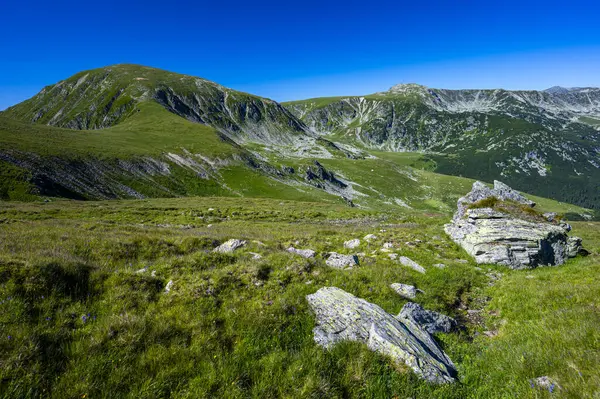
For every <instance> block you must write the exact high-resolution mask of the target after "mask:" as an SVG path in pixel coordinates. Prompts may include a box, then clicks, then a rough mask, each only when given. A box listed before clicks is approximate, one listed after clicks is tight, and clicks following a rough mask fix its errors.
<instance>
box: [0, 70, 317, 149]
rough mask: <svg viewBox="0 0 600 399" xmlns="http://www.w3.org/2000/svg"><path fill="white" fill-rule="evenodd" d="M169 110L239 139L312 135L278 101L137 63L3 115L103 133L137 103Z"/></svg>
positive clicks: (72, 81)
mask: <svg viewBox="0 0 600 399" xmlns="http://www.w3.org/2000/svg"><path fill="white" fill-rule="evenodd" d="M147 102H155V103H158V104H160V105H161V106H162V107H164V108H165V109H166V110H168V111H170V112H172V113H174V114H176V115H179V116H181V117H184V118H185V119H188V120H190V121H192V122H198V123H201V124H205V125H208V126H211V127H213V128H215V129H217V130H218V131H219V132H221V133H223V134H225V135H227V136H228V137H230V138H232V139H235V140H237V141H254V142H262V143H277V144H291V143H293V142H295V141H296V139H297V138H298V137H300V138H304V136H307V135H309V134H310V132H309V130H308V129H307V128H306V126H305V125H304V124H303V123H302V122H300V121H299V120H298V119H296V118H295V117H294V116H293V115H291V114H290V113H289V112H288V111H287V110H286V109H285V108H283V107H282V106H281V105H280V104H278V103H276V102H275V101H272V100H268V99H265V98H260V97H257V96H253V95H250V94H246V93H242V92H239V91H235V90H231V89H228V88H226V87H223V86H221V85H219V84H217V83H214V82H211V81H208V80H205V79H201V78H197V77H193V76H188V75H181V74H177V73H172V72H167V71H164V70H160V69H156V68H149V67H143V66H138V65H114V66H109V67H105V68H99V69H94V70H91V71H84V72H80V73H78V74H76V75H74V76H72V77H70V78H69V79H66V80H63V81H60V82H58V83H56V84H54V85H51V86H48V87H45V88H44V89H42V91H40V92H39V93H38V94H37V95H35V96H34V97H33V98H31V99H29V100H27V101H24V102H22V103H20V104H18V105H16V106H14V107H10V108H8V109H7V110H6V112H5V113H4V114H5V115H6V116H8V117H10V118H14V119H19V120H22V121H27V122H34V123H39V124H46V125H49V126H57V127H64V128H70V129H80V130H82V129H103V128H107V127H111V126H115V125H117V124H119V123H120V122H123V121H124V120H126V119H127V118H128V117H130V116H131V115H132V114H134V113H135V112H138V109H137V107H138V106H139V104H143V103H147Z"/></svg>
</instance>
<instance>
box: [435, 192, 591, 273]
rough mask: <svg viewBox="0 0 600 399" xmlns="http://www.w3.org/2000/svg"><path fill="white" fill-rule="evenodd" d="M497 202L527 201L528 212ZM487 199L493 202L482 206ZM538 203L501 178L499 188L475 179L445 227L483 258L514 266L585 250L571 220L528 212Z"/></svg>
mask: <svg viewBox="0 0 600 399" xmlns="http://www.w3.org/2000/svg"><path fill="white" fill-rule="evenodd" d="M484 200H489V201H484ZM496 201H504V202H505V203H507V204H509V205H510V206H509V207H508V208H510V207H512V208H513V209H519V208H518V207H519V206H521V207H522V208H521V211H523V212H522V213H523V215H528V217H525V216H523V215H521V216H519V215H515V214H513V213H511V212H510V211H507V210H504V209H503V208H500V209H496V208H494V203H495V202H496ZM482 203H483V204H484V205H489V207H487V206H486V207H480V205H481V204H482ZM533 206H535V203H534V202H533V201H530V200H528V199H527V198H525V197H524V196H522V195H521V194H519V193H517V192H516V191H514V190H513V189H511V188H510V187H508V186H507V185H505V184H503V183H501V182H498V181H495V182H494V188H493V189H492V188H488V187H487V186H485V185H484V184H483V183H481V182H475V183H474V184H473V189H472V190H471V192H470V193H468V194H467V195H466V196H464V197H462V198H460V199H459V200H458V209H457V212H456V214H455V215H454V218H453V219H452V222H451V223H449V224H446V225H445V227H444V228H445V231H446V233H447V234H448V235H449V236H450V237H451V238H452V240H453V241H454V242H456V243H457V244H459V245H460V246H462V247H463V248H464V249H465V250H466V251H467V252H468V253H469V254H470V255H471V256H473V257H474V258H475V261H476V262H477V263H494V264H499V265H505V266H509V267H510V268H512V269H526V268H534V267H537V266H543V265H560V264H563V263H564V262H565V260H566V259H567V258H569V257H574V256H576V255H577V254H578V253H581V252H583V251H584V250H583V249H582V247H581V239H580V238H577V237H569V236H568V235H567V233H568V232H569V230H570V226H569V225H568V224H566V223H558V222H555V221H554V222H548V221H547V220H546V219H545V218H543V217H536V215H535V213H532V212H527V211H526V210H527V208H528V207H533Z"/></svg>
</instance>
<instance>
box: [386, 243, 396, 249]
mask: <svg viewBox="0 0 600 399" xmlns="http://www.w3.org/2000/svg"><path fill="white" fill-rule="evenodd" d="M383 248H385V249H391V248H394V244H392V243H391V242H385V243H383Z"/></svg>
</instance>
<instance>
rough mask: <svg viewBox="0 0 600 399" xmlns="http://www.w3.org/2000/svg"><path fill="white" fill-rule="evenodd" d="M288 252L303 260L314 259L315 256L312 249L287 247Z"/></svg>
mask: <svg viewBox="0 0 600 399" xmlns="http://www.w3.org/2000/svg"><path fill="white" fill-rule="evenodd" d="M287 251H288V252H291V253H293V254H296V255H300V256H302V257H303V258H307V259H308V258H314V257H315V255H316V254H317V253H316V252H315V251H313V250H312V249H296V248H294V247H289V248H288V249H287Z"/></svg>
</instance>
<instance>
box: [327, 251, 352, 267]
mask: <svg viewBox="0 0 600 399" xmlns="http://www.w3.org/2000/svg"><path fill="white" fill-rule="evenodd" d="M325 264H326V265H327V266H330V267H334V268H336V269H352V268H353V267H354V266H357V265H358V256H356V255H342V254H338V253H337V252H331V253H330V254H329V258H327V260H326V261H325Z"/></svg>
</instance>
